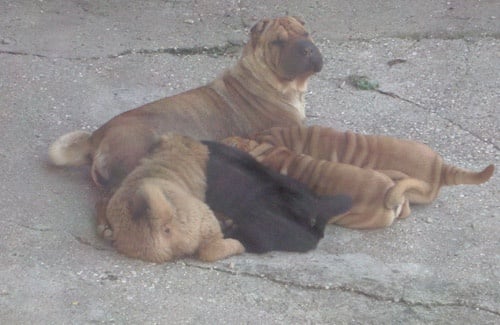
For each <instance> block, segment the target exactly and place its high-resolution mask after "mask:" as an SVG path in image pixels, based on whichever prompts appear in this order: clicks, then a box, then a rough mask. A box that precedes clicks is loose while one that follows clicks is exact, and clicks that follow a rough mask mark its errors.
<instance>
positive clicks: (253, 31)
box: [250, 18, 271, 47]
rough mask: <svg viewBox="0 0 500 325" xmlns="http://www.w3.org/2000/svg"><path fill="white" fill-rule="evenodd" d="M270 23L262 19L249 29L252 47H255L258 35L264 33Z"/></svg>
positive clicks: (268, 20)
mask: <svg viewBox="0 0 500 325" xmlns="http://www.w3.org/2000/svg"><path fill="white" fill-rule="evenodd" d="M270 21H271V20H270V19H269V18H264V19H262V20H260V21H259V22H257V23H256V24H255V25H253V26H252V28H250V40H251V42H252V46H253V47H255V46H256V44H257V41H258V39H259V37H260V35H261V34H262V33H263V32H264V30H265V29H266V27H267V25H268V24H269V22H270Z"/></svg>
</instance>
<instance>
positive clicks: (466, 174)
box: [441, 164, 495, 185]
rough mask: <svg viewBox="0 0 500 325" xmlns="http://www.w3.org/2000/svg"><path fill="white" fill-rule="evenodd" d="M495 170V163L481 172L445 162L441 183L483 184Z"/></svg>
mask: <svg viewBox="0 0 500 325" xmlns="http://www.w3.org/2000/svg"><path fill="white" fill-rule="evenodd" d="M494 171H495V166H494V165H493V164H492V165H489V166H488V167H486V168H485V169H483V170H482V171H480V172H473V171H469V170H465V169H462V168H459V167H455V166H452V165H446V164H445V165H444V166H443V169H442V172H441V184H442V185H459V184H482V183H484V182H486V181H488V180H489V179H490V178H491V176H492V175H493V172H494Z"/></svg>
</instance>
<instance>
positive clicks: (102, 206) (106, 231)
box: [95, 197, 113, 240]
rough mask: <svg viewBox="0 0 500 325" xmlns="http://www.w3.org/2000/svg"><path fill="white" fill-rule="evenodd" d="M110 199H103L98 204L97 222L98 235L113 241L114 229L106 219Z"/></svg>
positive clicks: (96, 206)
mask: <svg viewBox="0 0 500 325" xmlns="http://www.w3.org/2000/svg"><path fill="white" fill-rule="evenodd" d="M108 202H109V199H108V198H107V197H104V198H101V199H100V200H99V201H98V202H97V203H96V204H95V209H96V214H97V215H96V222H97V234H98V235H99V236H101V237H102V238H104V239H106V240H112V238H113V229H112V228H111V225H110V224H109V223H108V219H107V218H106V207H107V206H108Z"/></svg>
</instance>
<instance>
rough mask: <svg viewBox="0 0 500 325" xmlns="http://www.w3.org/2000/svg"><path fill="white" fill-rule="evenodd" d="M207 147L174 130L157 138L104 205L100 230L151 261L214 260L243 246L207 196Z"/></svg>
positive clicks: (120, 248) (124, 248) (121, 248)
mask: <svg viewBox="0 0 500 325" xmlns="http://www.w3.org/2000/svg"><path fill="white" fill-rule="evenodd" d="M207 159H208V150H207V147H206V146H204V145H202V144H201V143H200V142H198V141H195V140H192V139H189V138H186V137H181V136H177V135H168V136H163V137H161V138H160V140H159V142H158V145H157V147H156V148H155V151H154V152H153V153H152V154H151V156H150V157H149V158H144V159H143V160H142V161H141V164H140V165H139V166H138V167H137V168H135V169H134V170H133V171H132V172H131V173H130V175H128V176H127V177H126V178H125V179H124V181H123V183H122V184H121V185H120V187H119V188H118V189H117V190H116V192H115V193H114V195H113V196H112V197H111V199H110V200H109V202H108V203H107V205H103V206H101V209H98V224H99V225H98V229H99V230H100V232H101V235H104V236H105V237H109V239H111V240H112V241H113V246H114V247H115V248H116V249H117V250H118V251H119V252H121V253H123V254H125V255H127V256H129V257H134V258H140V259H143V260H146V261H152V262H157V263H161V262H166V261H170V260H172V259H175V258H179V257H183V256H190V255H196V256H197V257H198V258H199V259H201V260H203V261H215V260H218V259H222V258H225V257H228V256H230V255H234V254H240V253H242V252H243V251H244V250H245V249H244V247H243V246H242V244H241V243H240V242H239V241H237V240H235V239H224V238H223V235H222V232H221V229H220V226H219V222H218V221H217V219H216V217H215V215H214V214H213V212H212V210H211V209H210V208H209V207H208V206H207V205H206V204H205V203H204V200H205V189H206V179H205V169H206V163H207Z"/></svg>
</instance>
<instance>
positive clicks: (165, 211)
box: [129, 183, 175, 224]
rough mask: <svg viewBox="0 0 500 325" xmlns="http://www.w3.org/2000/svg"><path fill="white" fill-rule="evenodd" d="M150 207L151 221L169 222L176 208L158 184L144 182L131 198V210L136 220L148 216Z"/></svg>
mask: <svg viewBox="0 0 500 325" xmlns="http://www.w3.org/2000/svg"><path fill="white" fill-rule="evenodd" d="M148 209H149V219H150V221H151V222H153V223H156V222H162V223H163V224H165V223H169V222H170V221H171V220H172V216H173V214H174V213H175V210H174V209H173V208H172V205H171V203H170V202H169V201H168V199H167V197H166V196H165V193H164V192H163V190H162V189H161V187H160V186H159V185H157V184H151V183H144V184H142V186H140V187H139V189H138V190H137V191H136V192H135V194H134V196H133V197H132V198H131V199H130V200H129V210H130V213H131V214H132V217H133V218H134V219H135V220H139V219H140V218H142V217H144V216H146V213H147V210H148Z"/></svg>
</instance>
